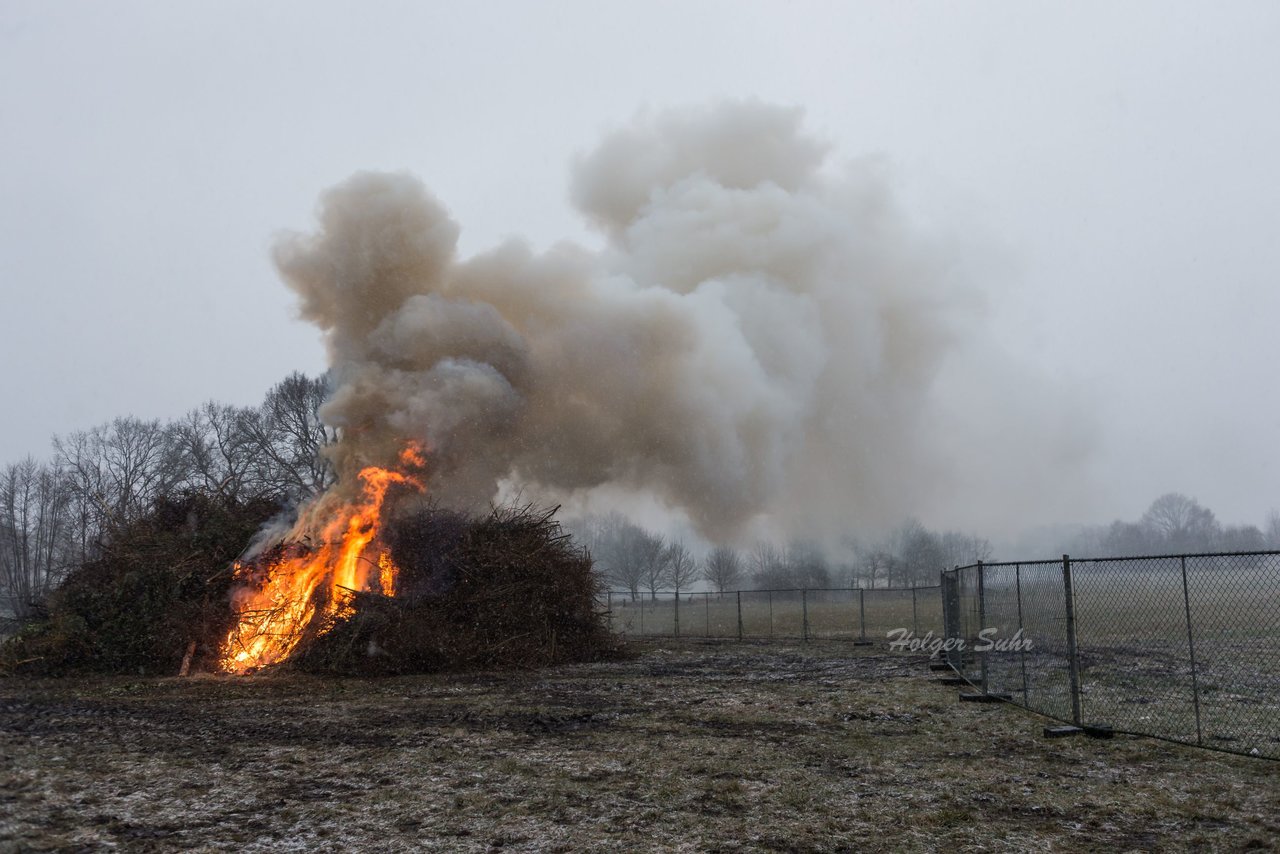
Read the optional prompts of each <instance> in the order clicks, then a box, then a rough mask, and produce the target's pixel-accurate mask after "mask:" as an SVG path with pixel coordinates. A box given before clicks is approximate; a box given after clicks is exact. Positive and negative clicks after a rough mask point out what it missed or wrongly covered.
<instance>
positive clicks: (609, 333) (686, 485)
mask: <svg viewBox="0 0 1280 854" xmlns="http://www.w3.org/2000/svg"><path fill="white" fill-rule="evenodd" d="M801 119H802V115H801V113H800V111H798V110H794V109H784V108H779V107H774V106H769V105H764V104H760V103H757V102H726V103H722V104H718V105H715V106H713V107H710V108H708V109H702V110H687V111H672V112H663V113H659V114H655V115H642V116H641V117H639V118H637V119H636V120H635V122H634V123H633V124H631V125H630V126H628V127H624V128H621V129H619V130H616V131H614V132H613V133H611V134H609V135H608V136H607V137H606V138H605V139H604V140H603V142H601V144H600V145H599V146H598V147H597V148H596V149H595V150H594V151H592V152H590V153H588V154H586V155H585V156H583V157H581V158H580V159H579V160H578V161H577V163H576V164H575V168H574V173H573V178H572V197H573V199H574V201H575V203H576V204H577V206H578V207H579V209H580V210H581V212H582V213H583V215H584V216H585V217H587V218H588V220H589V221H590V222H592V223H593V224H594V225H596V226H597V227H599V228H600V229H601V231H602V233H603V234H604V235H605V236H606V238H607V244H606V247H605V248H604V250H602V251H601V252H598V253H593V252H589V251H587V250H585V249H582V248H577V247H573V246H568V245H563V246H560V247H557V248H555V249H553V250H551V251H549V252H547V253H544V254H535V253H533V252H532V251H531V250H530V249H529V248H528V247H527V246H526V245H525V244H523V243H522V242H520V241H510V242H508V243H506V244H504V245H501V246H499V247H497V248H495V249H493V250H492V251H489V252H486V253H483V254H481V255H478V256H476V257H473V258H468V259H462V258H458V257H457V254H456V241H457V237H458V233H459V228H458V226H457V225H456V224H455V223H454V222H453V221H452V220H451V219H450V218H449V216H448V214H447V212H446V211H445V209H444V207H443V206H442V205H441V204H440V203H439V202H437V201H436V200H435V199H434V198H433V197H432V196H431V195H430V194H429V193H428V192H427V190H426V189H425V188H424V187H423V186H422V184H421V183H420V182H419V181H418V180H417V179H416V178H414V177H412V176H410V175H407V174H376V173H360V174H357V175H355V176H353V177H352V178H350V179H349V180H347V181H346V182H344V183H342V184H340V185H339V186H337V187H335V188H333V189H331V190H330V191H328V192H327V193H326V194H325V195H324V197H323V199H322V201H321V205H320V214H319V219H320V223H319V229H318V231H316V233H314V234H312V235H305V236H296V235H295V236H290V237H288V238H286V239H284V240H282V241H281V242H280V243H279V245H278V246H277V248H276V261H277V264H278V266H279V268H280V270H281V272H282V274H283V276H284V278H285V280H286V281H287V282H288V283H289V285H290V286H291V287H293V288H294V289H295V290H296V291H297V292H298V294H299V295H300V297H301V305H302V314H303V316H304V317H305V318H307V319H308V320H311V321H312V322H314V323H316V324H317V325H318V326H319V327H320V328H321V329H322V330H323V331H324V333H325V338H326V341H327V344H328V348H329V353H330V357H331V361H332V368H333V376H334V380H335V390H334V393H333V396H332V398H331V400H330V401H329V402H328V404H327V405H326V406H325V408H324V410H323V413H322V414H323V417H324V418H325V419H326V420H327V421H328V422H329V423H330V424H332V425H333V426H335V427H338V428H340V429H341V431H342V439H341V441H340V443H339V444H338V446H337V447H336V448H335V449H334V450H333V458H334V460H335V462H336V464H337V465H338V467H339V472H340V476H341V478H342V480H343V482H344V483H350V482H352V481H354V477H352V474H353V471H354V469H355V468H358V467H359V466H361V465H365V464H369V463H374V464H381V465H389V464H391V463H392V462H393V461H394V459H395V455H396V453H397V451H398V450H399V448H400V447H401V446H402V444H403V443H404V441H405V440H407V439H413V440H417V441H421V442H424V443H425V444H426V445H427V446H428V447H429V449H430V460H431V462H430V471H431V474H430V478H431V480H430V487H431V490H432V492H433V494H434V495H435V496H436V497H437V498H438V499H440V500H441V501H443V502H446V503H451V504H466V505H475V504H479V503H483V502H485V501H488V500H490V499H491V498H492V497H493V496H494V495H495V491H496V490H497V489H498V485H499V484H500V483H501V484H507V485H508V486H509V485H511V484H515V485H518V486H519V487H521V488H523V489H524V492H525V494H526V495H527V496H536V497H538V498H541V499H544V500H566V499H567V500H576V501H578V503H579V504H581V503H582V502H584V501H589V499H590V496H592V495H597V494H599V495H603V494H611V495H616V494H618V493H619V492H622V493H628V492H630V493H639V494H643V495H646V496H649V497H650V498H651V499H656V500H658V501H660V502H661V503H663V504H665V505H666V506H667V507H669V508H671V509H672V510H673V511H676V512H679V513H683V514H685V515H687V517H688V518H689V519H690V520H691V521H692V522H693V523H694V525H695V526H696V527H697V528H698V529H699V530H700V531H701V532H702V533H704V534H706V535H707V536H709V537H711V538H715V539H721V538H728V537H733V536H735V535H741V534H742V533H743V532H744V530H746V529H747V528H748V527H752V526H755V527H761V526H763V527H765V528H769V529H772V530H774V531H779V532H786V533H801V532H804V533H806V534H821V533H832V532H834V531H838V530H840V529H841V528H842V527H845V528H847V527H848V525H849V524H850V523H852V522H855V521H856V523H857V524H858V525H860V526H862V527H864V528H865V527H875V526H877V525H885V524H891V523H893V522H896V521H897V520H899V519H900V518H901V517H902V516H904V515H906V514H909V513H913V512H919V510H920V507H921V506H922V505H927V506H933V505H935V504H936V501H935V500H934V499H935V498H936V496H935V495H933V494H932V492H933V490H934V484H938V483H954V482H955V480H956V469H955V467H954V466H953V465H952V464H951V463H950V462H949V461H947V460H944V459H942V458H941V455H940V453H939V448H940V444H939V442H937V441H935V439H936V437H937V435H938V431H937V422H938V420H939V418H940V416H941V415H942V413H941V412H940V410H939V409H938V406H937V400H938V399H939V398H938V396H937V395H936V394H935V393H934V391H935V389H934V381H935V378H936V376H937V375H938V372H939V369H940V367H941V366H942V365H943V363H944V360H946V359H948V358H949V357H953V356H955V355H956V354H957V353H958V352H959V345H958V340H959V336H958V335H957V329H958V328H959V326H960V325H961V324H964V323H973V322H974V321H975V320H976V314H975V311H974V307H975V306H976V305H978V304H980V300H978V299H976V298H975V295H976V291H975V290H974V289H973V288H972V287H970V286H969V285H966V284H965V283H963V282H961V281H957V280H956V278H955V276H954V275H952V272H951V267H950V264H951V262H952V260H953V259H951V258H949V257H947V256H946V254H945V253H942V252H940V251H939V250H937V249H935V248H934V247H932V246H930V245H929V244H928V242H927V241H925V240H923V239H921V238H920V237H918V236H917V235H915V234H913V233H912V231H911V229H910V228H908V227H907V225H906V223H905V222H904V220H903V218H902V217H901V216H900V215H899V214H898V213H897V212H896V210H895V208H894V205H893V201H892V194H891V192H890V188H889V186H888V185H887V184H886V182H885V180H884V179H882V178H881V177H880V175H879V171H878V170H877V168H876V166H875V164H874V163H873V162H861V163H855V164H853V165H852V166H850V167H848V168H847V169H845V170H843V171H838V170H835V169H833V168H831V166H830V164H829V162H828V161H829V154H828V150H827V147H826V146H824V145H823V144H821V143H819V142H818V141H816V140H814V139H812V138H811V137H809V136H807V135H806V134H805V133H804V131H803V129H802V127H801Z"/></svg>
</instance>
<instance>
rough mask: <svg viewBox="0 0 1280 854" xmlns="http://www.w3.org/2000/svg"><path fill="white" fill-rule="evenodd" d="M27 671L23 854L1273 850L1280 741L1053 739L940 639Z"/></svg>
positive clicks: (6, 745)
mask: <svg viewBox="0 0 1280 854" xmlns="http://www.w3.org/2000/svg"><path fill="white" fill-rule="evenodd" d="M640 652H641V654H640V655H639V656H638V657H637V658H635V659H633V660H630V661H624V662H616V663H610V664H601V665H588V666H574V667H564V668H558V669H555V670H552V671H547V672H543V673H537V674H481V675H473V676H449V677H445V676H441V677H421V678H398V679H384V680H353V679H346V680H333V679H317V678H307V677H299V676H291V675H274V676H257V677H251V678H224V677H200V678H195V679H187V680H177V679H169V680H128V679H98V680H78V681H71V680H61V681H54V680H43V681H28V680H15V679H9V680H5V681H0V850H33V849H34V850H45V849H61V850H97V849H105V848H119V849H121V850H130V851H137V850H190V849H205V850H228V851H231V850H234V851H242V850H262V851H280V850H290V849H297V850H303V849H308V850H314V849H359V850H406V851H407V850H422V849H436V850H451V851H452V850H476V851H480V850H492V849H495V848H506V849H511V850H545V851H578V850H592V849H595V850H619V851H630V850H637V849H641V850H645V849H661V850H671V849H677V850H679V849H684V850H698V851H702V850H713V851H734V850H783V851H808V850H815V851H817V850H822V851H825V850H854V849H867V848H875V849H881V850H885V849H888V850H919V851H926V850H934V849H936V848H939V847H945V848H950V849H952V850H956V851H979V850H983V851H989V850H1026V849H1029V848H1032V849H1041V850H1063V851H1066V850H1072V851H1078V850H1091V849H1092V850H1108V851H1114V850H1170V849H1179V848H1188V849H1200V850H1203V849H1204V848H1206V847H1209V848H1214V849H1219V850H1240V849H1244V848H1253V849H1255V850H1269V849H1271V848H1272V846H1273V845H1274V844H1275V841H1276V840H1277V839H1280V819H1277V816H1278V815H1280V782H1278V781H1280V772H1278V770H1277V765H1276V764H1275V763H1273V762H1266V761H1261V760H1251V759H1247V758H1242V757H1233V756H1227V755H1222V754H1215V753H1209V752H1205V751H1198V750H1194V749H1190V748H1182V747H1177V746H1173V745H1169V744H1165V743H1161V742H1157V741H1152V740H1145V739H1130V738H1117V739H1115V740H1112V741H1088V740H1074V739H1073V740H1054V741H1046V740H1044V739H1042V738H1041V737H1040V735H1039V733H1040V729H1041V727H1042V726H1043V724H1044V721H1043V720H1041V719H1039V718H1036V717H1035V716H1032V715H1029V714H1026V713H1023V712H1021V711H1018V710H1016V709H1013V708H1009V707H990V706H980V705H974V704H967V703H966V704H960V703H957V702H956V697H955V693H956V692H955V689H947V688H943V687H940V686H937V685H935V684H933V683H932V682H931V681H930V674H929V673H928V672H927V670H926V669H925V667H924V663H923V660H922V659H919V658H910V657H905V656H896V655H888V654H885V653H883V652H866V651H859V650H855V649H854V648H852V647H849V646H846V645H843V644H838V643H827V644H811V645H808V646H800V645H795V646H782V645H773V646H767V645H750V644H748V645H739V644H732V643H724V644H709V643H708V644H699V643H696V642H682V643H679V644H667V645H665V646H664V645H658V644H655V645H646V646H642V647H640Z"/></svg>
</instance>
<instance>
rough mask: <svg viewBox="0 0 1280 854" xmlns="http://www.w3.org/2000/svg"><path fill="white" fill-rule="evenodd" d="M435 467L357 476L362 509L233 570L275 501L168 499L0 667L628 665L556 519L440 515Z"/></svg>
mask: <svg viewBox="0 0 1280 854" xmlns="http://www.w3.org/2000/svg"><path fill="white" fill-rule="evenodd" d="M423 465H424V460H423V458H422V456H421V454H420V453H419V452H418V451H416V450H415V449H412V448H411V449H409V450H407V451H405V452H404V453H402V454H401V456H400V461H399V466H398V468H397V469H386V468H379V467H374V466H370V467H366V468H364V469H362V470H361V471H360V473H359V483H360V487H361V488H360V490H359V497H358V499H355V500H353V501H349V500H347V499H344V498H342V496H344V495H346V494H347V493H348V492H349V491H348V490H340V489H335V490H331V491H330V492H328V493H325V494H324V495H322V496H320V497H319V498H318V499H316V500H315V501H314V502H312V503H311V504H309V505H307V506H305V507H304V508H303V509H302V510H301V512H300V513H299V514H298V517H297V520H296V522H295V523H294V525H293V526H292V528H291V529H289V530H288V531H287V533H284V534H283V535H282V534H281V533H279V532H278V531H277V532H275V533H267V534H266V539H265V541H264V542H265V544H264V545H260V546H258V547H255V548H253V549H251V550H250V552H249V554H250V555H251V557H241V558H240V559H239V560H233V558H234V556H235V554H236V550H237V549H242V548H243V544H244V543H245V542H247V541H249V539H250V538H251V535H252V534H253V532H254V531H255V529H259V528H260V526H262V525H263V523H264V522H265V521H266V520H267V519H268V518H269V516H270V515H271V512H272V506H271V503H270V502H258V503H250V504H247V505H246V504H238V503H235V502H227V501H214V500H211V499H207V498H203V497H200V496H188V497H187V498H184V499H182V500H179V501H164V502H161V504H160V505H159V506H158V507H157V509H156V511H155V512H154V513H153V514H151V516H149V517H147V518H146V519H144V520H142V521H141V522H139V523H137V524H136V525H134V526H132V527H131V528H130V529H129V530H126V531H123V532H121V534H120V535H119V536H118V537H117V538H116V539H115V540H114V541H113V542H112V543H111V544H109V545H108V546H107V547H106V548H105V550H104V553H103V555H102V556H101V557H100V558H98V559H97V560H94V561H92V562H90V563H87V564H85V565H84V566H83V567H81V568H80V569H78V570H77V571H76V572H74V573H73V574H72V575H71V576H70V577H69V578H68V579H67V581H66V583H65V584H64V585H63V586H62V588H61V589H60V590H59V591H58V593H57V594H56V596H55V597H54V599H53V600H52V602H51V603H50V608H49V613H48V616H47V618H46V619H45V620H43V621H41V622H39V623H37V624H35V625H33V626H31V627H30V628H29V629H28V630H27V631H25V632H24V633H23V634H21V635H19V636H18V637H16V638H13V639H11V640H10V641H9V643H8V644H6V645H5V647H4V648H3V650H0V668H2V669H4V670H8V671H11V672H18V673H33V674H61V673H75V672H129V673H142V674H154V675H172V674H177V673H182V674H186V673H188V672H199V671H214V672H226V673H236V674H244V673H251V672H254V671H257V670H260V669H262V668H264V667H270V666H274V665H282V666H289V667H297V668H300V669H304V670H307V671H311V672H321V673H324V672H328V673H361V674H368V673H423V672H434V671H449V670H465V669H475V668H532V667H540V666H546V665H551V664H557V663H564V662H572V661H586V660H597V659H600V658H605V657H609V656H611V655H613V654H616V652H617V650H618V646H617V643H616V641H615V639H614V638H613V637H612V636H611V635H610V633H609V632H608V630H607V628H606V627H605V624H604V622H603V615H602V614H601V613H600V608H599V606H598V604H597V602H598V600H597V597H596V593H597V580H596V578H595V576H594V574H593V573H592V568H591V558H590V556H589V555H588V554H587V553H586V552H585V551H584V550H583V549H581V548H580V547H578V546H577V545H575V544H574V543H573V542H572V540H571V539H570V538H569V535H568V534H566V533H564V532H563V531H562V529H561V528H560V525H559V523H557V522H556V521H555V520H554V518H553V515H552V512H546V511H542V510H535V509H534V508H533V507H531V506H527V505H526V506H508V507H500V508H495V509H493V510H492V511H491V512H490V513H489V514H488V515H486V516H481V517H476V516H471V515H467V514H464V513H461V512H459V511H456V510H446V509H442V508H439V507H437V506H435V505H434V504H432V503H430V502H429V501H427V500H426V499H425V497H424V496H423V495H422V494H421V490H422V484H421V480H420V472H421V469H422V467H423ZM265 530H266V531H268V532H270V531H271V530H272V529H271V528H270V526H268V528H267V529H265ZM263 536H264V535H263V534H262V533H261V532H260V533H259V534H258V539H259V540H263Z"/></svg>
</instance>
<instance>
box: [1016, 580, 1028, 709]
mask: <svg viewBox="0 0 1280 854" xmlns="http://www.w3.org/2000/svg"><path fill="white" fill-rule="evenodd" d="M1013 580H1014V584H1015V585H1016V586H1017V592H1018V635H1019V637H1018V641H1019V643H1018V657H1019V658H1020V659H1021V664H1022V703H1023V705H1028V704H1029V703H1030V702H1031V698H1030V697H1029V696H1028V695H1027V644H1026V638H1024V637H1021V635H1022V628H1023V627H1022V564H1020V563H1015V564H1014V565H1013Z"/></svg>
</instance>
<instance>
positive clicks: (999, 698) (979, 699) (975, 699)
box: [960, 694, 1013, 703]
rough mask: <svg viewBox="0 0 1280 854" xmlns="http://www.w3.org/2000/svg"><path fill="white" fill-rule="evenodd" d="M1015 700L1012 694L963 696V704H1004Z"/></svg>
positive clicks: (961, 696) (961, 698)
mask: <svg viewBox="0 0 1280 854" xmlns="http://www.w3.org/2000/svg"><path fill="white" fill-rule="evenodd" d="M1012 699H1013V695H1012V694H961V695H960V702H962V703H1004V702H1007V701H1009V700H1012Z"/></svg>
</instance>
